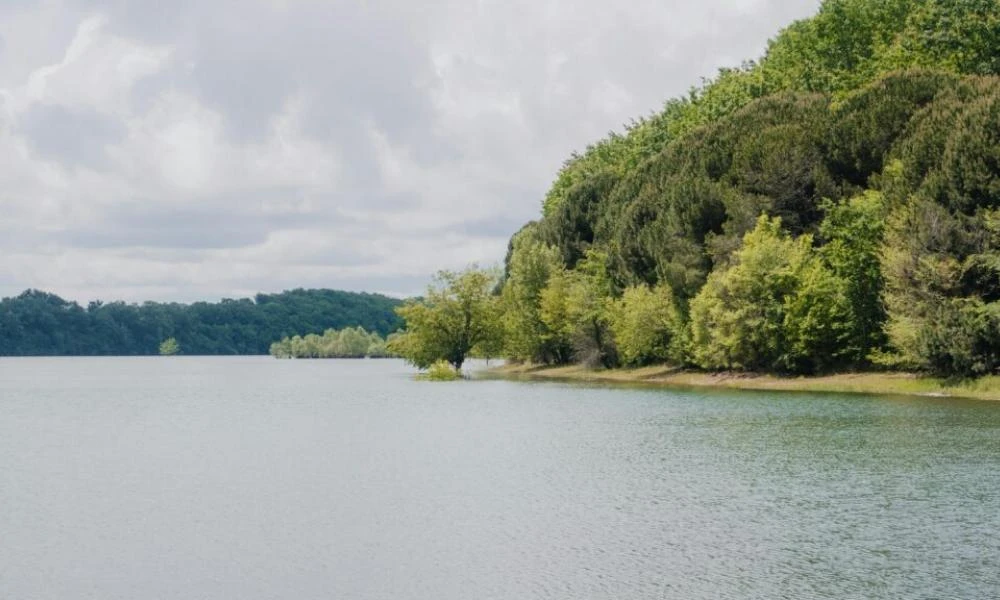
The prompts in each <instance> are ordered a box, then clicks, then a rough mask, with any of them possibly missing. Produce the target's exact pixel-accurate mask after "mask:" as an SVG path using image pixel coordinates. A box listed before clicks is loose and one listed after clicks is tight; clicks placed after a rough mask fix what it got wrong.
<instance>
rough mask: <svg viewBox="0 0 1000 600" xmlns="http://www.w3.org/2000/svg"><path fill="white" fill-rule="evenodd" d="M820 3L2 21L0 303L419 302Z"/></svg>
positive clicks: (250, 5)
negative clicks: (578, 165) (338, 296)
mask: <svg viewBox="0 0 1000 600" xmlns="http://www.w3.org/2000/svg"><path fill="white" fill-rule="evenodd" d="M817 4H818V0H810V1H809V2H805V3H803V2H801V1H800V0H705V1H704V2H700V3H689V2H682V1H681V0H670V1H663V0H637V1H635V2H629V3H625V4H622V3H617V4H615V3H607V2H599V1H598V0H574V1H573V2H570V1H569V0H512V1H508V2H493V1H490V2H484V1H472V0H441V1H440V2H433V3H412V2H409V0H370V1H369V2H364V3H324V2H313V1H306V0H302V1H294V0H283V1H280V2H279V1H276V0H250V1H247V2H243V3H240V14H239V17H238V19H237V18H235V17H234V15H233V14H232V11H231V5H228V4H227V3H213V2H197V1H195V0H177V1H176V2H171V3H163V2H158V3H154V2H146V1H142V2H128V3H112V2H108V1H106V0H44V1H41V0H40V1H39V2H37V3H32V2H20V3H18V4H17V5H16V6H6V5H0V40H2V43H0V214H2V215H3V218H2V219H0V294H4V295H6V294H12V293H17V292H19V291H20V290H22V289H24V288H27V287H36V288H42V289H46V290H51V291H54V292H57V293H60V294H63V295H65V296H67V297H71V298H76V299H88V298H95V297H101V298H104V299H114V298H116V297H120V298H124V299H127V300H144V299H185V300H193V299H198V298H215V297H220V296H237V295H241V294H247V293H252V292H255V291H277V290H280V289H284V288H289V287H298V286H306V287H309V286H325V287H343V288H348V289H369V290H373V291H383V292H392V293H396V294H408V293H415V292H419V291H420V289H421V288H422V287H423V283H424V282H426V281H427V280H428V278H429V277H430V275H431V274H432V273H433V272H434V271H436V270H437V269H439V268H458V267H461V266H464V265H465V264H468V263H471V262H479V263H494V262H498V261H500V260H502V258H503V253H504V251H505V249H506V241H507V237H508V236H509V235H510V234H511V233H512V232H513V231H514V230H516V229H517V227H518V226H519V225H520V224H521V223H523V222H524V221H527V220H528V219H531V218H534V217H535V216H536V215H537V211H538V207H539V204H540V202H541V199H542V197H543V195H544V193H545V189H546V187H547V186H548V185H549V183H550V182H551V180H552V179H553V178H554V177H555V174H556V170H557V169H558V167H559V165H560V164H561V163H562V161H563V159H564V158H565V157H566V156H567V155H568V154H569V153H570V152H571V151H573V150H578V149H581V148H583V147H584V146H586V144H587V143H589V142H591V141H593V140H595V139H596V138H598V137H600V136H602V135H604V134H605V133H606V132H607V131H608V130H610V129H614V128H618V127H620V126H621V124H623V123H625V122H627V121H629V120H630V119H631V118H633V117H637V116H640V115H643V114H647V113H649V112H650V111H653V110H656V109H657V108H658V107H659V106H660V105H661V103H662V102H663V101H664V100H666V99H667V98H668V97H670V96H673V95H676V94H679V93H683V92H684V91H685V90H686V89H687V88H688V87H689V86H690V85H691V84H694V83H697V81H698V79H699V77H701V76H708V75H711V74H712V72H713V70H714V69H715V68H716V67H718V66H721V65H724V64H727V63H731V62H732V60H730V58H729V57H733V56H736V57H739V58H740V59H742V58H751V57H753V56H755V55H757V54H758V53H759V52H760V51H761V50H762V49H763V47H764V44H765V42H766V40H767V38H768V37H769V36H771V35H773V34H774V33H775V32H776V30H777V28H778V27H779V26H780V25H782V24H784V23H787V22H788V21H790V20H791V19H793V18H798V17H802V16H805V15H807V14H808V13H810V12H812V11H813V10H814V9H815V7H816V5H817Z"/></svg>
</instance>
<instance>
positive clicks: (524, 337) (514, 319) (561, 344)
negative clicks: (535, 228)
mask: <svg viewBox="0 0 1000 600" xmlns="http://www.w3.org/2000/svg"><path fill="white" fill-rule="evenodd" d="M509 262H510V266H509V268H508V272H507V282H506V284H505V285H504V288H503V294H502V302H503V325H504V344H505V353H506V355H507V356H508V357H509V358H510V359H512V360H516V361H533V362H537V363H563V362H567V361H569V359H570V357H571V348H570V346H569V344H568V343H565V340H564V339H563V338H561V337H560V336H558V335H556V332H553V331H551V330H550V329H549V327H548V326H547V325H546V323H545V321H543V320H542V316H541V299H542V291H543V290H544V289H545V288H546V286H547V285H548V283H549V279H550V278H551V277H552V276H553V274H555V273H558V272H560V271H561V270H562V269H563V268H564V266H563V264H562V260H561V259H560V253H559V250H558V249H557V248H555V247H553V246H549V245H547V244H545V243H543V242H541V241H539V240H538V239H536V238H535V237H534V236H532V235H531V232H525V233H523V234H522V235H520V236H518V237H517V238H516V239H515V240H514V243H513V251H512V252H511V256H510V261H509Z"/></svg>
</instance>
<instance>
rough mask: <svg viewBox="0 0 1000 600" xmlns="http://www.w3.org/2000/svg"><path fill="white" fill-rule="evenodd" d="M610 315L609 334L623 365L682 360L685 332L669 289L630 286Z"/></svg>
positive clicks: (679, 361) (677, 361) (614, 305)
mask: <svg viewBox="0 0 1000 600" xmlns="http://www.w3.org/2000/svg"><path fill="white" fill-rule="evenodd" d="M609 313H610V318H609V320H610V326H611V332H612V333H613V334H614V338H615V343H616V345H617V347H618V354H619V356H620V357H621V361H622V363H624V364H625V365H627V366H632V367H639V366H643V365H649V364H653V363H666V362H673V363H675V364H681V363H683V362H684V361H685V354H686V350H687V348H686V341H687V339H686V338H687V335H686V334H687V332H686V328H685V323H684V318H683V317H682V315H681V312H680V310H678V308H677V304H676V303H675V302H674V294H673V291H672V290H671V289H670V287H668V286H665V285H659V286H656V287H655V288H651V287H649V286H645V285H639V286H633V287H630V288H628V289H626V290H625V293H624V294H622V297H621V298H620V299H618V300H616V301H614V302H613V303H612V304H611V307H610V310H609Z"/></svg>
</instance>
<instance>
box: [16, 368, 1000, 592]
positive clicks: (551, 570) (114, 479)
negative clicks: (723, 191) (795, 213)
mask: <svg viewBox="0 0 1000 600" xmlns="http://www.w3.org/2000/svg"><path fill="white" fill-rule="evenodd" d="M0 507H2V509H0V597H2V598H13V599H32V600H36V599H49V598H51V599H56V598H59V599H65V598H73V599H75V598H94V599H98V598H99V599H102V600H104V599H119V598H120V599H126V598H127V599H135V598H158V599H190V598H199V599H229V598H241V599H249V600H258V599H259V600H263V599H276V598H294V599H320V598H324V599H326V598H351V599H396V598H417V599H428V600H431V599H433V600H451V599H454V600H471V599H476V600H479V599H487V598H511V599H524V598H560V599H561V598H608V599H611V598H614V599H621V598H629V599H644V598H657V599H659V598H678V599H685V600H699V599H706V600H707V599H729V598H732V599H736V598H741V599H742V598H789V599H793V598H794V599H800V598H994V597H1000V573H998V566H997V565H1000V403H987V402H966V401H956V400H944V399H927V398H899V397H888V398H884V397H867V396H839V395H810V394H769V393H738V392H731V391H725V392H708V391H706V392H677V391H667V390H653V389H624V388H610V387H586V386H578V385H569V384H560V383H528V382H508V381H469V382H457V383H428V382H416V381H413V380H412V378H411V371H410V370H409V369H407V368H406V367H405V366H404V365H402V363H399V362H396V361H277V360H273V359H269V358H150V359H131V358H114V359H0Z"/></svg>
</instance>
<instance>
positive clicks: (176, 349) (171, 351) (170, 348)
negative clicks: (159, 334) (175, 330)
mask: <svg viewBox="0 0 1000 600" xmlns="http://www.w3.org/2000/svg"><path fill="white" fill-rule="evenodd" d="M180 351H181V345H180V344H178V343H177V340H176V339H174V338H167V339H165V340H163V342H162V343H161V344H160V356H173V355H175V354H179V353H180Z"/></svg>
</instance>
